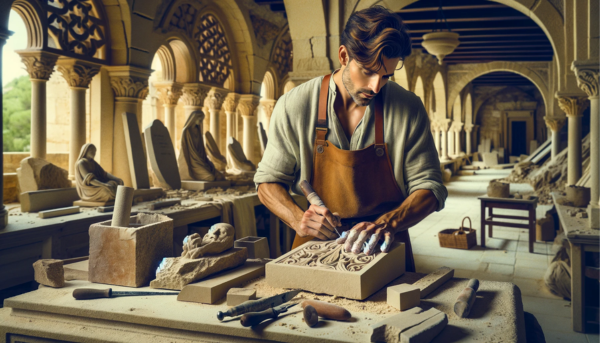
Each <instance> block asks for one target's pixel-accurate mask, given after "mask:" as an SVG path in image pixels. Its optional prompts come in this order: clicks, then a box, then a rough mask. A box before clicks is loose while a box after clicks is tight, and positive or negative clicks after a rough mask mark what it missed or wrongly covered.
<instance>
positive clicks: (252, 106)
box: [238, 94, 260, 163]
mask: <svg viewBox="0 0 600 343" xmlns="http://www.w3.org/2000/svg"><path fill="white" fill-rule="evenodd" d="M259 100H260V97H259V96H257V95H253V94H244V95H242V96H241V97H240V104H239V105H238V109H239V110H240V113H241V115H242V118H243V120H244V140H243V144H242V147H243V149H244V154H245V155H246V158H247V159H248V160H250V161H252V162H254V163H256V161H255V160H254V144H255V141H256V115H255V112H256V108H257V107H258V103H259Z"/></svg>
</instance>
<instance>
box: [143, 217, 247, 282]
mask: <svg viewBox="0 0 600 343" xmlns="http://www.w3.org/2000/svg"><path fill="white" fill-rule="evenodd" d="M234 236H235V229H234V227H233V226H231V225H229V224H224V223H221V224H216V225H213V226H212V227H211V228H210V230H209V232H208V233H207V234H206V236H204V238H203V239H202V240H201V239H200V235H198V234H193V235H191V236H188V237H186V238H185V239H184V241H183V244H184V245H183V253H182V254H181V257H175V258H165V259H163V261H162V262H161V263H160V265H159V267H158V269H157V270H156V279H155V280H153V281H152V282H151V283H150V287H152V288H166V289H177V290H181V289H182V288H183V287H184V286H186V285H187V284H189V283H192V282H195V281H198V280H201V279H203V278H205V277H207V276H209V275H212V274H215V273H218V272H220V271H222V270H226V269H231V268H234V267H237V266H239V265H241V264H243V263H244V262H246V259H247V258H248V250H246V249H245V248H233V239H234Z"/></svg>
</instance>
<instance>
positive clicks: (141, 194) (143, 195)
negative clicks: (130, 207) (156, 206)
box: [133, 187, 165, 204]
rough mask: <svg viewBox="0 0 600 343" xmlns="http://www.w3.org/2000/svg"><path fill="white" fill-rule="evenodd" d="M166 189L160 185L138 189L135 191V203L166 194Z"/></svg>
mask: <svg viewBox="0 0 600 343" xmlns="http://www.w3.org/2000/svg"><path fill="white" fill-rule="evenodd" d="M164 193H165V192H164V191H163V190H162V188H159V187H152V188H149V189H136V190H134V191H133V203H134V204H137V203H139V202H143V201H152V200H155V199H158V198H160V197H162V196H163V195H164Z"/></svg>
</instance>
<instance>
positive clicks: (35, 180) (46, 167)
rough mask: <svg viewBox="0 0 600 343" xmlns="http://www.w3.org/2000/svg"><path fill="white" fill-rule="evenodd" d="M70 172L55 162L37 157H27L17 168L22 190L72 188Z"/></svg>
mask: <svg viewBox="0 0 600 343" xmlns="http://www.w3.org/2000/svg"><path fill="white" fill-rule="evenodd" d="M68 176H69V173H68V172H67V171H66V170H64V169H62V168H59V167H57V166H55V165H54V164H52V163H50V162H48V161H46V160H44V159H41V158H36V157H27V158H25V159H23V160H22V161H21V167H20V168H17V177H18V178H19V187H20V189H21V192H32V191H40V190H44V189H56V188H72V187H73V183H72V182H71V181H70V180H69V178H68Z"/></svg>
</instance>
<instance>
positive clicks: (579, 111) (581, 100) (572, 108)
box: [556, 93, 590, 117]
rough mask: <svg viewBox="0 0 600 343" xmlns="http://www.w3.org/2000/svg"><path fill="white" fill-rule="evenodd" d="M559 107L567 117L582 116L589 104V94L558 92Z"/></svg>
mask: <svg viewBox="0 0 600 343" xmlns="http://www.w3.org/2000/svg"><path fill="white" fill-rule="evenodd" d="M556 99H558V107H560V109H561V110H563V111H564V112H565V114H566V115H567V117H581V116H583V111H584V110H585V109H586V108H587V107H588V106H589V104H590V102H589V100H588V98H587V96H583V95H580V94H569V93H556Z"/></svg>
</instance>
